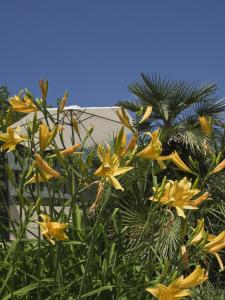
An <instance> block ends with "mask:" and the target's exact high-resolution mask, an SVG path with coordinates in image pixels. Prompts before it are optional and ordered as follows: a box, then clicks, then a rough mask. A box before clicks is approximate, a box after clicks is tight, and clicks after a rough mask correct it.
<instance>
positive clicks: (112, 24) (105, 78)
mask: <svg viewBox="0 0 225 300" xmlns="http://www.w3.org/2000/svg"><path fill="white" fill-rule="evenodd" d="M0 7H1V16H0V34H1V35H0V36H1V45H0V85H7V86H8V88H9V90H10V91H11V95H13V94H15V93H17V92H18V91H19V90H20V89H23V88H25V87H27V88H28V89H30V90H31V91H32V92H33V93H34V95H35V96H39V95H40V92H39V89H38V80H39V79H40V78H48V80H49V98H48V101H49V103H51V104H52V105H54V104H55V103H56V102H55V99H56V98H57V97H60V96H62V95H63V93H64V90H68V92H69V95H70V97H69V104H77V105H81V106H104V105H113V104H115V103H116V102H117V101H119V100H125V99H126V100H127V99H133V97H132V95H130V94H129V92H128V91H127V86H128V84H129V83H132V82H133V81H135V80H138V78H139V74H140V73H141V72H146V73H155V72H156V73H159V74H161V75H162V76H166V77H167V78H171V79H184V80H190V81H197V82H200V83H205V82H216V83H217V84H218V87H219V91H218V94H219V96H220V97H221V98H222V97H225V1H224V0H217V1H212V0H211V1H209V0H196V1H194V0H192V1H187V0H186V1H184V0H183V1H181V0H170V1H166V0H164V1H163V0H158V1H153V0H123V1H122V0H111V1H109V0H89V1H87V0H82V1H81V0H79V1H78V0H65V1H62V0H61V1H59V0H42V1H35V0H20V1H1V6H0Z"/></svg>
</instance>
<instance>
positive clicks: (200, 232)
mask: <svg viewBox="0 0 225 300" xmlns="http://www.w3.org/2000/svg"><path fill="white" fill-rule="evenodd" d="M204 223H205V220H204V219H201V220H198V221H197V227H196V229H195V230H194V231H195V232H194V236H193V238H192V239H191V241H190V245H192V244H198V243H199V242H201V240H202V239H203V238H204V236H205V235H206V232H205V229H204Z"/></svg>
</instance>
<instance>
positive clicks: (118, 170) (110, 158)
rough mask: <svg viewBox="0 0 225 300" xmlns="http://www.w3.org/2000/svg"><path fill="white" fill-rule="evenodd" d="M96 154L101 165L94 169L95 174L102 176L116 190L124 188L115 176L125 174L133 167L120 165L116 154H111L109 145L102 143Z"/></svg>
mask: <svg viewBox="0 0 225 300" xmlns="http://www.w3.org/2000/svg"><path fill="white" fill-rule="evenodd" d="M98 156H99V158H100V160H101V162H102V165H101V166H100V167H99V168H98V169H97V170H96V171H95V173H94V174H95V176H99V177H104V178H106V180H107V181H109V182H110V184H111V185H112V186H113V187H114V188H115V189H117V190H122V191H123V190H124V189H123V188H122V186H121V185H120V183H119V181H118V180H117V179H116V178H115V177H116V176H119V175H122V174H125V173H126V172H128V171H130V170H131V169H133V167H120V161H119V158H118V156H117V155H116V154H111V149H110V147H109V146H108V147H106V148H104V147H103V146H102V145H99V147H98Z"/></svg>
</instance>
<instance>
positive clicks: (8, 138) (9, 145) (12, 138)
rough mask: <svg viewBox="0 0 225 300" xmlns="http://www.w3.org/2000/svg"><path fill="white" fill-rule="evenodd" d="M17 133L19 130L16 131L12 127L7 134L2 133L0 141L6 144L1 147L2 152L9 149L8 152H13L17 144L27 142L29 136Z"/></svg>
mask: <svg viewBox="0 0 225 300" xmlns="http://www.w3.org/2000/svg"><path fill="white" fill-rule="evenodd" d="M17 132H19V130H14V129H13V128H12V127H8V128H7V132H6V133H3V132H2V133H0V140H1V141H3V142H5V143H4V144H3V145H2V146H1V149H2V150H6V149H9V150H8V151H13V150H14V149H15V147H16V145H17V144H20V143H21V142H24V141H26V140H27V136H25V135H23V134H19V133H17Z"/></svg>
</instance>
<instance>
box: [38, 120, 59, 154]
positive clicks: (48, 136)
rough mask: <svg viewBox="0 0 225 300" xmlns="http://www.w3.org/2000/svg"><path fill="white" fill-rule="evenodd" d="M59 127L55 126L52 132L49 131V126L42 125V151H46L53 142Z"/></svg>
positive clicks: (40, 133) (40, 132) (40, 129)
mask: <svg viewBox="0 0 225 300" xmlns="http://www.w3.org/2000/svg"><path fill="white" fill-rule="evenodd" d="M57 130H58V126H55V127H54V128H53V130H52V131H50V130H49V128H48V126H47V125H46V124H44V123H42V124H41V125H40V127H39V145H40V150H44V149H45V148H47V147H48V146H49V145H50V144H51V142H52V141H53V139H54V137H55V136H56V134H57Z"/></svg>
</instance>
